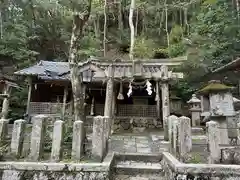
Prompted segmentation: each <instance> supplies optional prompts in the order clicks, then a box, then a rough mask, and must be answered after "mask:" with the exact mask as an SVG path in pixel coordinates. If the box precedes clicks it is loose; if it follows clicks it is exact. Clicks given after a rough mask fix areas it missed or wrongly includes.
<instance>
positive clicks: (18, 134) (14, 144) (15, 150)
mask: <svg viewBox="0 0 240 180" xmlns="http://www.w3.org/2000/svg"><path fill="white" fill-rule="evenodd" d="M25 128H26V121H25V120H22V119H19V120H16V121H14V125H13V130H12V140H11V146H10V147H11V153H12V155H14V156H16V157H20V156H21V153H22V148H23V140H24V131H25Z"/></svg>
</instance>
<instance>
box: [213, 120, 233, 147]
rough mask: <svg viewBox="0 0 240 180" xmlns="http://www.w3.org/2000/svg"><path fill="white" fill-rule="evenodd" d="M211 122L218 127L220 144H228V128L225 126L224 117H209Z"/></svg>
mask: <svg viewBox="0 0 240 180" xmlns="http://www.w3.org/2000/svg"><path fill="white" fill-rule="evenodd" d="M210 119H211V120H212V121H215V122H217V123H218V125H219V132H220V136H221V138H220V144H225V145H227V144H229V139H228V129H227V128H228V126H227V120H226V117H225V116H216V117H210Z"/></svg>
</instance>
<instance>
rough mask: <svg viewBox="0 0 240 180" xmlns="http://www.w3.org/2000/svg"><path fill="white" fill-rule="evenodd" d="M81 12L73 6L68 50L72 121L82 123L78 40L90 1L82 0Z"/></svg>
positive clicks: (86, 18)
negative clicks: (72, 108) (72, 103)
mask: <svg viewBox="0 0 240 180" xmlns="http://www.w3.org/2000/svg"><path fill="white" fill-rule="evenodd" d="M81 3H82V5H81V6H80V7H81V9H80V10H81V11H80V10H79V9H78V8H77V7H78V6H77V7H76V5H74V4H73V7H74V9H73V27H72V36H71V42H70V48H69V58H68V61H69V65H70V74H71V83H72V92H73V100H74V120H75V121H77V120H82V121H84V94H85V92H84V91H83V86H82V79H81V75H79V71H78V56H77V52H78V48H79V44H78V43H79V40H80V39H81V38H82V37H83V30H84V26H85V24H86V22H87V21H88V19H89V16H90V13H91V5H92V0H83V2H81Z"/></svg>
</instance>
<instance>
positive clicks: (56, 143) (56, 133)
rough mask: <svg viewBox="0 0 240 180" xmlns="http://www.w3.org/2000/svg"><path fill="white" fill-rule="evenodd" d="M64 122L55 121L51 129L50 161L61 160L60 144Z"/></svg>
mask: <svg viewBox="0 0 240 180" xmlns="http://www.w3.org/2000/svg"><path fill="white" fill-rule="evenodd" d="M63 130H64V122H63V121H61V120H57V121H55V123H54V127H53V138H52V151H51V160H52V161H56V162H58V161H60V160H61V158H62V143H63Z"/></svg>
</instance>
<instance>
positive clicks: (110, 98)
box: [15, 57, 186, 126]
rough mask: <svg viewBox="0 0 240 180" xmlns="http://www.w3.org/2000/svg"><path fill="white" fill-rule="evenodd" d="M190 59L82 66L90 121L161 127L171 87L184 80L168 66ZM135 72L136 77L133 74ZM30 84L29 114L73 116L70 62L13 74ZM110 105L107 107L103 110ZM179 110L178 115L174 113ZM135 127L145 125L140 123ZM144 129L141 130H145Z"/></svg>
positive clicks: (98, 62) (100, 62) (44, 63)
mask: <svg viewBox="0 0 240 180" xmlns="http://www.w3.org/2000/svg"><path fill="white" fill-rule="evenodd" d="M184 60H186V57H180V58H173V59H157V60H145V61H140V60H138V61H136V62H135V66H134V69H133V66H132V62H131V61H122V60H119V59H118V60H115V61H106V60H100V59H93V58H91V59H89V60H87V61H85V62H81V63H79V74H80V76H81V78H82V81H83V84H84V85H85V86H84V87H85V101H86V103H87V116H89V117H91V116H96V115H105V116H109V117H114V119H115V120H116V121H117V120H118V119H120V120H123V119H124V120H129V119H130V120H133V121H134V120H135V119H138V120H139V119H141V121H142V122H145V123H146V122H150V120H151V122H152V124H154V125H155V126H157V125H160V124H162V119H163V118H165V117H167V116H168V115H169V114H170V107H173V108H174V109H175V110H171V111H178V110H181V107H180V106H181V105H180V104H179V103H177V104H179V105H177V106H176V104H175V105H171V102H170V100H169V82H170V81H171V80H174V79H176V78H182V77H183V74H182V73H174V72H172V71H170V70H169V68H168V67H169V66H178V65H180V64H181V63H182V62H183V61H184ZM133 70H134V72H135V73H134V74H133V73H132V72H133ZM15 75H17V76H23V77H24V78H26V79H27V80H28V83H29V93H28V103H27V111H26V114H27V115H28V116H29V117H31V116H33V115H36V114H51V115H64V116H66V115H69V114H71V113H72V107H73V103H72V102H73V101H72V90H71V82H70V77H69V76H70V69H69V64H68V62H53V61H40V62H39V63H37V64H36V65H33V66H31V67H28V68H26V69H23V70H20V71H17V72H15ZM105 104H106V105H105ZM176 109H177V110H176ZM137 124H138V125H139V124H141V123H139V122H137ZM141 126H142V125H141Z"/></svg>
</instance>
